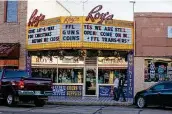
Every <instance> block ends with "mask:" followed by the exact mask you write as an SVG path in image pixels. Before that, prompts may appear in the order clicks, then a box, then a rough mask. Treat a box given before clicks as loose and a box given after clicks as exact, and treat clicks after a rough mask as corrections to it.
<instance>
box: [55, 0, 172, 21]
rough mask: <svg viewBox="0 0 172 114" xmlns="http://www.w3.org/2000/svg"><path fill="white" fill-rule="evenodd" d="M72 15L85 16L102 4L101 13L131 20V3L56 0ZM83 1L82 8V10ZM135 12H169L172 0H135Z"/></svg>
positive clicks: (125, 1)
mask: <svg viewBox="0 0 172 114" xmlns="http://www.w3.org/2000/svg"><path fill="white" fill-rule="evenodd" d="M58 1H59V2H60V3H61V4H63V6H65V7H66V8H67V9H68V10H69V11H70V12H71V14H72V16H82V15H83V14H84V16H86V15H87V14H88V13H89V12H90V11H91V9H93V8H94V7H95V6H97V5H103V9H102V10H101V11H100V12H101V13H105V12H107V11H108V12H109V13H111V14H114V19H121V20H130V21H132V20H133V4H131V3H130V2H129V1H130V0H58ZM83 2H85V3H84V10H83ZM135 2H136V3H135V7H134V11H135V12H168V13H169V12H170V13H172V0H135Z"/></svg>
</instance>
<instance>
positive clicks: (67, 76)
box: [58, 68, 83, 83]
mask: <svg viewBox="0 0 172 114" xmlns="http://www.w3.org/2000/svg"><path fill="white" fill-rule="evenodd" d="M58 83H83V69H62V68H59V69H58Z"/></svg>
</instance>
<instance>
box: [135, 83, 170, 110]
mask: <svg viewBox="0 0 172 114" xmlns="http://www.w3.org/2000/svg"><path fill="white" fill-rule="evenodd" d="M134 104H135V105H137V106H138V107H139V108H143V107H146V106H149V105H159V106H172V81H165V82H160V83H157V84H155V85H153V86H152V87H150V88H148V89H146V90H143V91H140V92H138V93H137V94H136V95H135V98H134Z"/></svg>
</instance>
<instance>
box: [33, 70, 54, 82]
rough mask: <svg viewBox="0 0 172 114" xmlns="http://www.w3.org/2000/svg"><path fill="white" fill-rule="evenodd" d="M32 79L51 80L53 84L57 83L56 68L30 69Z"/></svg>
mask: <svg viewBox="0 0 172 114" xmlns="http://www.w3.org/2000/svg"><path fill="white" fill-rule="evenodd" d="M32 77H39V78H51V79H52V80H53V83H57V69H56V68H32Z"/></svg>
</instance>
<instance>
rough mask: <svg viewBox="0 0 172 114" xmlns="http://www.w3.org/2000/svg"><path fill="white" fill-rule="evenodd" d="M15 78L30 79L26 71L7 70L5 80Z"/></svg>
mask: <svg viewBox="0 0 172 114" xmlns="http://www.w3.org/2000/svg"><path fill="white" fill-rule="evenodd" d="M15 77H19V78H20V77H29V75H28V73H27V72H26V71H13V70H7V71H5V78H15Z"/></svg>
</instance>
